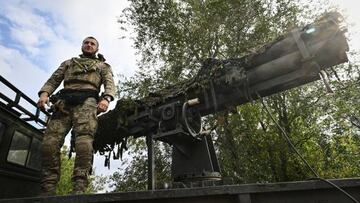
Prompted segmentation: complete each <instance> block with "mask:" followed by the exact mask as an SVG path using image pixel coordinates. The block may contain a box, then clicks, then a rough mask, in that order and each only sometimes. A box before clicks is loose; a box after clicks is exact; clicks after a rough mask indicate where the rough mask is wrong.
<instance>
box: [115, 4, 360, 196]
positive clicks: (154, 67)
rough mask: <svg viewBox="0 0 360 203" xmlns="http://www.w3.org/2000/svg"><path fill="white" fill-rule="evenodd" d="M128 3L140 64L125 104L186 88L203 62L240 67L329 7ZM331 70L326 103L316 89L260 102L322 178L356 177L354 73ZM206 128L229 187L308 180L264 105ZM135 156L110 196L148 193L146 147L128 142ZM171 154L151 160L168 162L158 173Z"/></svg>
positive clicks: (223, 116) (218, 118)
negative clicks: (234, 61) (234, 62)
mask: <svg viewBox="0 0 360 203" xmlns="http://www.w3.org/2000/svg"><path fill="white" fill-rule="evenodd" d="M130 2H131V4H130V7H129V8H128V9H126V10H125V12H124V16H123V17H124V19H123V20H120V22H122V23H128V24H129V25H132V27H133V28H134V31H135V34H136V37H135V39H134V40H135V48H136V49H137V50H138V53H139V54H140V55H141V60H140V61H138V63H139V71H138V72H137V73H136V75H135V76H134V77H133V78H130V79H128V80H126V81H125V82H123V83H122V84H121V87H122V91H124V92H125V93H124V94H126V95H131V96H135V97H137V98H141V97H144V96H146V95H147V94H149V92H154V91H156V90H159V89H161V88H164V87H166V86H168V85H172V84H175V83H178V82H180V81H183V80H186V79H188V78H191V77H192V76H194V75H195V74H196V72H197V70H198V69H199V67H200V66H201V63H202V62H203V61H204V60H205V59H206V58H217V59H228V58H236V57H240V56H243V55H245V54H246V53H248V52H251V51H254V50H257V49H258V48H259V47H260V46H261V45H263V44H265V43H267V42H269V41H272V40H274V39H275V38H276V37H277V36H278V35H279V34H283V33H287V32H288V31H289V30H291V29H292V28H294V27H295V26H297V25H299V24H304V22H308V21H309V19H311V20H314V18H315V16H318V15H319V13H321V12H322V11H324V10H327V9H328V8H326V7H325V6H324V7H320V6H319V5H326V4H325V2H326V0H319V1H316V2H314V1H312V2H310V3H309V4H306V5H305V4H304V3H302V4H300V3H301V2H303V1H292V0H276V1H263V0H240V1H228V0H207V1H198V0H178V1H166V0H159V1H154V0H136V1H135V0H130ZM319 3H320V4H319ZM314 5H316V6H314ZM356 56H357V55H355V57H356ZM335 69H336V71H335V70H333V71H329V73H328V75H329V77H330V79H331V81H332V82H331V86H332V88H333V89H334V90H335V94H334V95H332V96H329V95H328V94H326V93H325V92H324V88H323V84H322V83H321V82H316V83H313V84H309V85H306V86H304V87H301V88H296V89H293V90H291V91H287V92H284V93H281V94H278V95H273V96H271V97H268V98H265V99H264V102H265V103H266V105H267V106H268V108H269V109H270V111H271V114H272V115H273V117H274V118H275V121H276V122H277V123H279V124H280V126H282V128H284V130H285V131H286V133H287V134H288V135H289V137H290V139H291V140H292V142H293V143H294V145H295V147H296V148H297V149H298V151H299V152H300V153H301V154H302V155H303V156H304V158H305V159H306V160H308V162H309V164H310V165H311V166H313V167H314V169H315V170H316V171H317V172H318V173H319V174H320V175H321V176H323V177H325V178H342V177H351V176H359V175H360V168H359V167H358V166H359V165H360V163H359V160H360V157H359V151H360V149H359V146H360V142H359V140H360V115H359V114H360V113H359V109H360V106H359V99H360V91H359V81H360V79H359V73H360V72H359V67H358V65H357V64H349V65H343V66H339V67H336V68H335ZM207 121H208V124H215V123H217V126H218V127H217V129H216V135H215V136H214V138H215V147H216V150H217V153H218V157H219V161H220V165H221V168H222V173H223V176H228V177H232V178H233V179H234V180H235V182H236V183H250V182H276V181H292V180H303V179H306V178H309V177H313V176H314V175H313V174H312V173H311V172H310V171H309V169H308V168H307V167H306V166H305V165H304V164H303V163H302V162H301V161H300V159H299V158H298V157H297V155H296V154H295V153H294V152H293V151H292V149H291V148H290V147H289V145H288V143H287V142H286V141H285V139H284V138H283V136H282V133H281V131H280V130H279V129H278V128H277V126H276V125H275V123H274V121H272V119H271V118H270V116H269V115H268V114H267V113H266V111H265V110H264V109H263V107H262V105H261V103H259V102H254V103H252V104H246V105H243V106H239V107H237V108H235V109H233V110H231V111H230V110H229V111H228V112H221V113H217V114H216V115H214V116H209V117H208V120H207ZM131 146H132V147H134V148H135V150H134V151H135V152H131V153H130V156H132V157H133V159H132V160H130V165H129V166H128V168H126V169H125V173H124V174H120V173H115V174H114V176H113V177H112V180H113V181H114V182H115V185H114V186H115V187H116V191H124V190H143V189H145V188H146V170H145V168H146V156H145V154H144V146H145V145H144V142H143V141H133V143H131ZM160 149H162V148H161V147H160ZM140 151H141V152H142V153H139V152H140ZM169 154H170V150H168V151H167V150H165V151H164V150H159V151H157V152H156V156H157V160H158V161H162V160H166V161H165V162H157V164H158V165H159V166H161V167H163V168H165V169H167V168H168V164H169V163H170V162H169V161H168V159H169V158H168V157H169ZM157 171H162V169H160V170H157ZM165 171H168V170H165ZM167 173H168V172H167ZM165 174H166V173H165ZM157 175H158V176H159V177H160V175H159V174H157ZM159 179H160V178H159ZM168 179H169V177H168V176H167V178H165V180H168ZM159 182H161V181H159Z"/></svg>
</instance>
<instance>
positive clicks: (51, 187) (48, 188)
mask: <svg viewBox="0 0 360 203" xmlns="http://www.w3.org/2000/svg"><path fill="white" fill-rule="evenodd" d="M54 195H56V184H45V183H43V184H41V192H40V196H43V197H45V196H54Z"/></svg>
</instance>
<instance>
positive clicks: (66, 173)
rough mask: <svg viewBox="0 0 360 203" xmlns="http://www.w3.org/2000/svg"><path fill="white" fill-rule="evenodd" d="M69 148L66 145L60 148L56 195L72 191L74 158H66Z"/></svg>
mask: <svg viewBox="0 0 360 203" xmlns="http://www.w3.org/2000/svg"><path fill="white" fill-rule="evenodd" d="M68 153H69V149H68V148H67V146H66V145H64V146H63V148H62V149H61V170H60V171H61V172H60V173H61V176H60V181H59V183H58V186H57V188H56V194H57V195H68V194H71V192H72V183H71V176H72V172H73V168H74V163H75V159H74V157H72V158H71V159H69V158H68Z"/></svg>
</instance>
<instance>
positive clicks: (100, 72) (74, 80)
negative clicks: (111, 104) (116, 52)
mask: <svg viewBox="0 0 360 203" xmlns="http://www.w3.org/2000/svg"><path fill="white" fill-rule="evenodd" d="M62 81H64V88H65V89H78V90H82V89H92V90H96V91H98V92H100V87H101V85H102V84H103V85H104V90H105V91H104V93H103V95H108V96H110V97H112V99H114V96H115V91H116V88H115V84H114V79H113V73H112V71H111V67H110V65H109V64H107V63H105V62H102V61H100V60H98V59H92V58H83V57H80V58H78V57H76V58H71V59H69V60H66V61H64V62H63V63H61V65H60V67H59V68H58V69H56V71H55V72H54V73H53V74H52V75H51V77H50V78H49V79H48V80H47V81H46V83H45V84H44V86H43V87H42V88H41V89H40V91H39V93H38V94H39V96H40V94H41V93H42V92H47V93H48V94H49V95H51V94H52V93H53V92H54V91H55V90H56V88H57V87H58V86H59V85H60V84H61V82H62Z"/></svg>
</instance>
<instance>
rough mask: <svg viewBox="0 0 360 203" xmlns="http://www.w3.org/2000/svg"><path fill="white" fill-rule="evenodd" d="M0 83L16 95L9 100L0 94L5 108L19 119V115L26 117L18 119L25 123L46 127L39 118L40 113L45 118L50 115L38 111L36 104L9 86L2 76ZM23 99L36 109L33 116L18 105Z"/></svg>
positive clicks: (12, 86)
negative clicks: (32, 122)
mask: <svg viewBox="0 0 360 203" xmlns="http://www.w3.org/2000/svg"><path fill="white" fill-rule="evenodd" d="M0 82H1V83H3V84H4V85H6V86H7V87H8V88H9V89H11V90H12V91H14V92H15V93H16V96H15V98H14V99H11V98H9V97H7V96H6V95H5V94H3V93H1V92H0V99H2V100H3V101H4V102H5V105H6V107H7V108H8V109H9V110H10V111H12V112H16V113H17V114H18V116H19V118H20V116H21V115H26V116H28V117H25V118H20V119H22V120H23V121H25V122H30V121H35V122H36V123H40V124H41V125H42V126H46V120H44V119H42V118H40V112H42V113H44V114H45V115H46V116H47V117H49V116H50V113H49V112H47V111H43V110H40V109H39V108H38V107H37V105H36V102H35V101H34V100H32V99H31V98H30V97H28V96H27V95H25V94H24V93H23V92H21V91H20V90H19V89H18V88H16V87H15V86H14V85H13V84H11V83H10V82H9V81H8V80H6V79H5V78H4V77H3V76H1V75H0ZM21 99H24V100H26V101H27V102H28V103H29V104H31V105H32V106H34V107H35V108H36V112H35V114H33V113H32V112H31V111H29V110H27V109H26V108H25V107H23V106H21V105H20V104H19V102H20V100H21Z"/></svg>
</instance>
